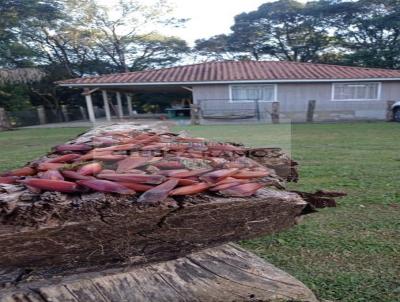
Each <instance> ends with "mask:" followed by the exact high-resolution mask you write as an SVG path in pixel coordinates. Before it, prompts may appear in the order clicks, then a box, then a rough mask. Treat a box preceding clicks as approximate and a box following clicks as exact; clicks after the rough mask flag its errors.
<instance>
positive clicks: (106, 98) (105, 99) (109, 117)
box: [101, 90, 111, 121]
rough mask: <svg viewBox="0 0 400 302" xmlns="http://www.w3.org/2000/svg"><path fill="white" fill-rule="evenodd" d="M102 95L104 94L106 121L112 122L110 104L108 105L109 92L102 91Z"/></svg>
mask: <svg viewBox="0 0 400 302" xmlns="http://www.w3.org/2000/svg"><path fill="white" fill-rule="evenodd" d="M101 93H102V94H103V103H104V111H105V112H106V119H107V121H111V113H110V104H109V103H108V96H107V91H106V90H102V92H101Z"/></svg>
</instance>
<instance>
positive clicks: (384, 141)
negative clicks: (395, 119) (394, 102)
mask: <svg viewBox="0 0 400 302" xmlns="http://www.w3.org/2000/svg"><path fill="white" fill-rule="evenodd" d="M176 130H186V131H189V132H190V133H191V134H193V135H196V136H204V137H209V138H213V139H225V140H228V141H236V142H243V143H246V144H249V145H253V146H270V145H281V146H283V147H284V148H285V149H287V147H288V146H290V145H291V153H292V156H293V157H294V158H295V159H296V160H297V161H299V163H300V181H299V183H298V184H291V185H290V187H291V188H293V189H301V190H309V191H312V190H315V189H332V190H343V191H345V192H347V193H348V196H347V197H345V198H342V199H341V200H340V201H339V206H338V207H337V208H330V209H323V210H321V211H319V212H318V213H316V214H313V215H309V216H306V217H305V219H304V221H303V222H302V223H301V224H300V225H298V226H296V227H294V228H293V229H291V230H289V231H287V232H284V233H280V234H277V235H274V236H267V237H264V238H259V239H257V240H249V241H244V242H242V245H243V246H244V247H246V248H247V249H250V250H252V251H254V252H255V253H256V254H258V255H260V256H261V257H263V258H265V259H267V260H268V261H270V262H271V263H273V264H275V265H277V266H278V267H280V268H282V269H284V270H285V271H287V272H289V273H291V274H292V275H294V276H296V277H297V278H298V279H300V280H301V281H303V282H304V283H305V284H306V285H308V286H309V287H310V288H311V289H312V290H313V291H314V292H315V293H316V294H317V296H318V297H319V298H321V299H328V300H336V301H351V302H353V301H368V302H370V301H393V302H394V301H400V140H399V139H398V138H399V132H400V124H394V123H354V124H353V123H346V124H315V125H305V124H301V125H293V127H292V129H291V138H292V140H291V144H290V143H289V142H288V138H287V133H288V131H289V129H288V126H287V125H257V126H242V125H240V126H207V127H205V126H195V127H194V126H190V127H185V128H177V129H176ZM282 136H283V138H282Z"/></svg>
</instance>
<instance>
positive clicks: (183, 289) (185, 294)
mask: <svg viewBox="0 0 400 302" xmlns="http://www.w3.org/2000/svg"><path fill="white" fill-rule="evenodd" d="M0 301H1V302H28V301H29V302H65V301H73V302H111V301H135V302H141V301H143V302H147V301H148V302H151V301H165V302H169V301H188V302H189V301H224V302H225V301H280V302H282V301H308V302H317V301H318V300H317V299H316V298H315V296H314V294H313V293H312V292H311V291H310V290H309V289H308V288H307V287H306V286H305V285H304V284H303V283H301V282H300V281H298V280H296V279H295V278H293V277H292V276H290V275H289V274H287V273H285V272H283V271H282V270H280V269H278V268H276V267H274V266H273V265H271V264H269V263H267V262H265V261H263V260H262V259H261V258H259V257H257V256H256V255H254V254H252V253H250V252H248V251H246V250H243V249H242V248H240V247H238V246H237V245H234V244H226V245H222V246H218V247H215V248H209V249H205V250H203V251H200V252H197V253H193V254H189V255H187V256H186V257H182V258H179V259H176V260H171V261H166V262H161V263H156V264H151V265H146V266H144V267H139V268H125V269H124V270H123V271H115V270H114V271H112V270H108V271H101V272H96V273H90V274H78V275H73V276H69V277H57V278H53V279H51V280H38V281H32V282H15V283H14V284H10V285H9V286H8V287H7V288H3V289H1V290H0Z"/></svg>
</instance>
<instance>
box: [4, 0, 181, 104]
mask: <svg viewBox="0 0 400 302" xmlns="http://www.w3.org/2000/svg"><path fill="white" fill-rule="evenodd" d="M112 10H113V14H110V8H107V7H102V6H100V5H98V3H97V2H96V1H95V0H88V1H79V0H57V1H50V0H4V1H3V2H1V3H0V12H1V13H2V17H3V13H4V16H5V18H4V19H1V20H0V37H4V39H3V40H1V42H0V54H1V58H0V67H1V66H3V67H19V66H32V67H34V66H38V67H40V68H41V70H43V71H44V72H45V73H46V76H45V77H43V78H42V81H41V82H39V83H35V84H31V85H29V88H30V89H29V94H30V97H31V99H32V101H33V102H36V101H38V102H39V103H40V102H42V103H43V104H44V105H45V106H46V107H50V108H51V109H54V110H57V108H58V107H59V104H61V102H62V101H61V100H60V96H63V99H68V96H67V97H66V91H65V89H64V88H60V87H56V86H55V85H54V81H57V80H62V79H66V78H73V77H80V76H84V75H96V74H104V73H111V72H126V71H134V70H143V69H145V68H156V67H165V66H170V65H172V64H175V63H176V62H178V61H179V60H180V59H181V57H182V55H183V54H184V53H185V52H186V51H188V47H187V45H186V42H185V41H183V40H181V39H179V38H176V37H166V36H163V35H160V34H158V33H156V32H155V31H153V30H151V28H152V27H154V26H155V25H156V24H163V25H164V26H179V25H180V24H182V22H184V20H176V19H172V18H169V17H168V14H169V12H170V9H169V7H168V5H167V2H166V1H165V0H159V1H158V2H156V3H155V4H154V5H151V6H149V5H144V4H142V3H141V1H138V0H120V1H119V2H118V5H116V6H114V7H113V8H112ZM35 100H36V101H35Z"/></svg>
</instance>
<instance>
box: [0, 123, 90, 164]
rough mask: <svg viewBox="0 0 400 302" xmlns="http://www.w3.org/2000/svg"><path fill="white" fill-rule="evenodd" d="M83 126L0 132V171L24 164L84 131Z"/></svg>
mask: <svg viewBox="0 0 400 302" xmlns="http://www.w3.org/2000/svg"><path fill="white" fill-rule="evenodd" d="M85 130H86V129H84V128H53V129H20V130H13V131H6V132H0V171H3V170H8V169H13V168H17V167H20V166H22V165H24V164H25V163H26V162H27V161H29V160H32V159H34V158H37V157H39V156H41V155H43V154H46V153H47V152H48V151H50V148H51V147H53V146H55V145H57V144H61V143H64V142H66V141H67V140H69V139H71V138H73V137H75V136H77V135H78V134H80V133H82V132H84V131H85Z"/></svg>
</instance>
